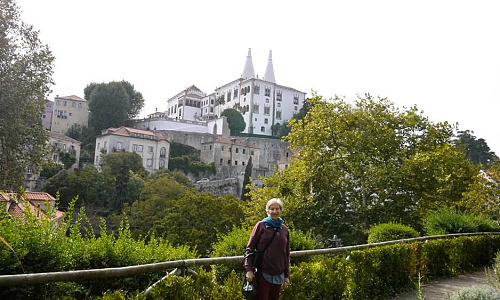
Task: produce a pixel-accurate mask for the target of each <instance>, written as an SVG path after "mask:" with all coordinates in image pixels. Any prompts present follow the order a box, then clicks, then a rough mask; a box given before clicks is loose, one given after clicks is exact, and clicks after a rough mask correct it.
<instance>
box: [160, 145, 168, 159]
mask: <svg viewBox="0 0 500 300" xmlns="http://www.w3.org/2000/svg"><path fill="white" fill-rule="evenodd" d="M166 156H167V149H166V148H165V147H161V149H160V157H166Z"/></svg>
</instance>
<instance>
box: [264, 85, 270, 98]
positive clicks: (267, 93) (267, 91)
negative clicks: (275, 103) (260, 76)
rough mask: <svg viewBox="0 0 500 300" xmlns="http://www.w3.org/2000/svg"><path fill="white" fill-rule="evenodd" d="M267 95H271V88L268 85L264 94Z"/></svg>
mask: <svg viewBox="0 0 500 300" xmlns="http://www.w3.org/2000/svg"><path fill="white" fill-rule="evenodd" d="M264 95H265V96H266V97H271V88H270V87H267V86H266V91H265V94H264Z"/></svg>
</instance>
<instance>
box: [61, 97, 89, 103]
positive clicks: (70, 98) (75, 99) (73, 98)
mask: <svg viewBox="0 0 500 300" xmlns="http://www.w3.org/2000/svg"><path fill="white" fill-rule="evenodd" d="M56 99H63V100H72V101H82V102H86V101H87V100H85V99H82V98H80V97H78V96H75V95H71V96H63V97H56Z"/></svg>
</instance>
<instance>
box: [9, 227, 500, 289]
mask: <svg viewBox="0 0 500 300" xmlns="http://www.w3.org/2000/svg"><path fill="white" fill-rule="evenodd" d="M478 235H500V232H477V233H455V234H446V235H433V236H424V237H417V238H411V239H401V240H395V241H387V242H380V243H371V244H363V245H355V246H347V247H338V248H325V249H314V250H302V251H292V252H291V253H290V256H291V257H303V256H312V255H326V254H327V255H338V254H342V253H344V252H348V251H352V250H360V249H365V248H372V247H378V246H386V245H393V244H398V243H409V242H416V241H426V240H436V239H448V238H455V237H461V236H478ZM242 259H243V255H240V256H229V257H214V258H198V259H186V260H174V261H166V262H160V263H151V264H144V265H137V266H127V267H117V268H106V269H89V270H76V271H63V272H50V273H32V274H16V275H0V286H14V285H33V284H44V283H49V282H59V281H81V280H88V279H97V278H112V277H126V276H131V275H138V274H142V273H151V272H158V271H165V270H168V269H175V268H179V269H182V268H187V267H189V266H194V265H202V266H206V265H218V264H228V263H239V262H241V261H242Z"/></svg>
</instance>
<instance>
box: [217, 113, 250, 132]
mask: <svg viewBox="0 0 500 300" xmlns="http://www.w3.org/2000/svg"><path fill="white" fill-rule="evenodd" d="M221 116H225V117H227V123H228V124H229V130H231V135H236V134H237V133H240V132H242V131H243V130H245V127H246V126H247V125H246V123H245V120H244V119H243V116H242V115H241V114H240V112H239V111H237V110H236V109H232V108H228V109H225V110H224V111H223V112H222V114H221Z"/></svg>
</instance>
